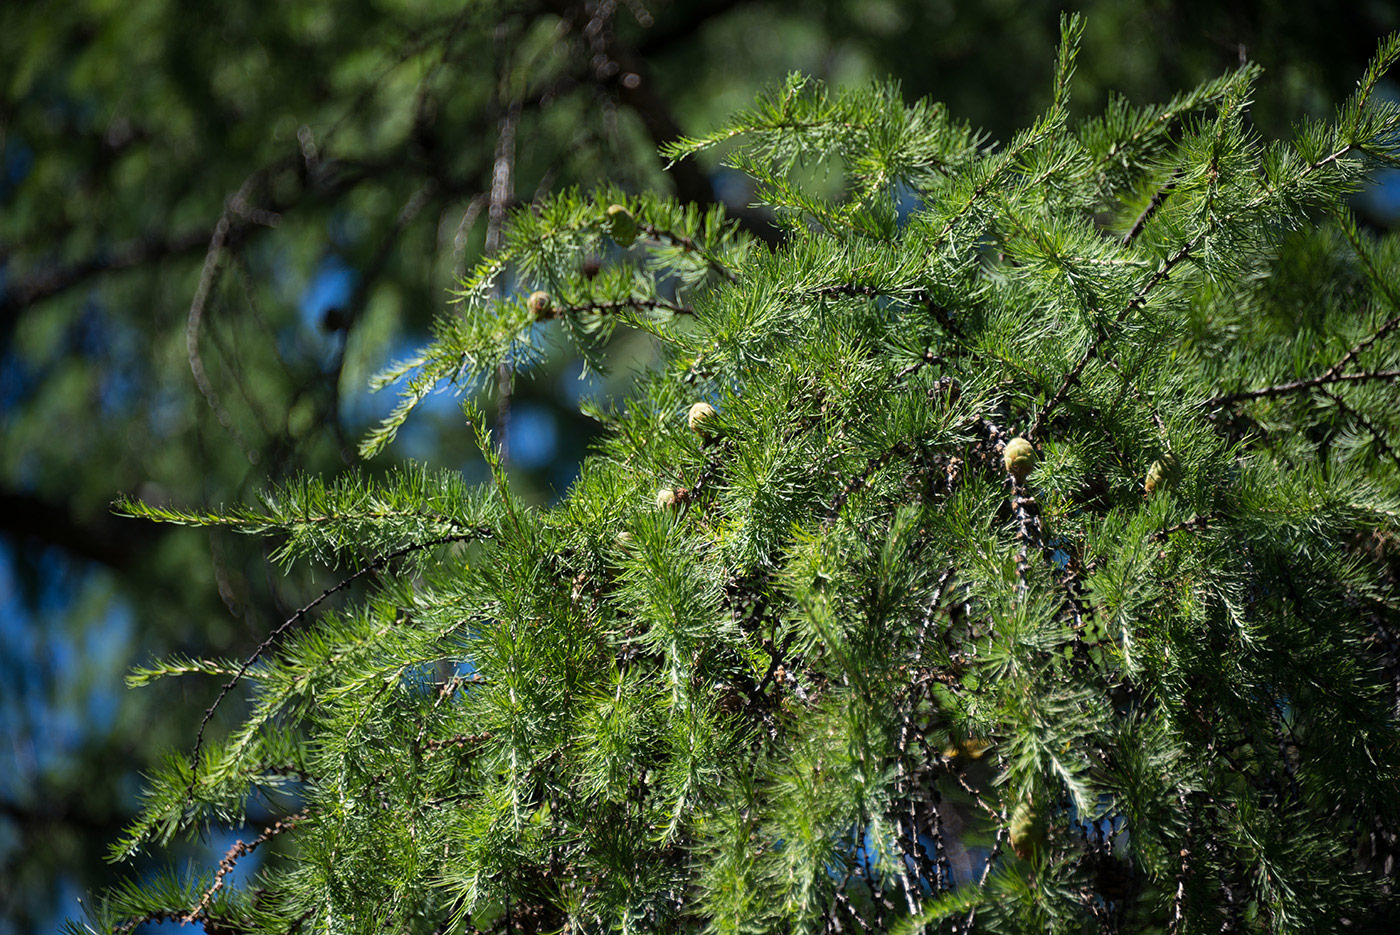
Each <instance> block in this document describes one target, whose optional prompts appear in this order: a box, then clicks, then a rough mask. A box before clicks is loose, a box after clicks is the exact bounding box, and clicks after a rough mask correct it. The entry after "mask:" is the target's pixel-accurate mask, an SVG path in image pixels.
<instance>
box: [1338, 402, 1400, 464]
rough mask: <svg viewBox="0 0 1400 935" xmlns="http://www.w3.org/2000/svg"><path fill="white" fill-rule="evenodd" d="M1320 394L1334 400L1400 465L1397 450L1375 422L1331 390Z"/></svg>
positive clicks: (1345, 413) (1399, 456) (1399, 455)
mask: <svg viewBox="0 0 1400 935" xmlns="http://www.w3.org/2000/svg"><path fill="white" fill-rule="evenodd" d="M1319 392H1321V393H1322V395H1323V396H1326V397H1327V398H1328V399H1330V400H1332V402H1333V403H1334V404H1335V405H1336V407H1337V408H1338V409H1339V410H1340V411H1341V412H1342V413H1343V414H1344V415H1349V416H1351V417H1352V418H1353V419H1355V420H1356V421H1357V423H1358V424H1360V426H1361V427H1362V428H1363V429H1365V430H1366V431H1367V432H1369V433H1370V435H1371V437H1372V438H1373V439H1375V442H1376V444H1377V445H1378V446H1379V447H1380V449H1381V451H1382V452H1384V453H1385V454H1387V455H1389V456H1390V459H1391V460H1392V461H1394V462H1395V463H1396V464H1397V465H1400V454H1396V452H1395V449H1394V448H1392V447H1390V443H1389V442H1387V441H1386V440H1385V435H1383V434H1382V433H1381V430H1380V429H1378V428H1376V425H1375V423H1374V422H1372V421H1371V420H1370V419H1368V418H1366V417H1365V416H1364V415H1362V414H1361V413H1360V412H1359V411H1357V410H1356V409H1354V408H1352V407H1351V406H1349V405H1347V403H1346V401H1345V400H1343V399H1342V397H1340V396H1338V395H1337V394H1336V393H1333V392H1332V391H1331V390H1320V391H1319Z"/></svg>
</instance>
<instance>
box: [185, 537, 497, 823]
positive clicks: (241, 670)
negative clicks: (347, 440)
mask: <svg viewBox="0 0 1400 935" xmlns="http://www.w3.org/2000/svg"><path fill="white" fill-rule="evenodd" d="M487 534H488V535H489V533H487ZM476 538H482V535H481V530H473V531H472V532H469V533H456V534H454V535H450V536H441V537H439V538H437V539H430V540H428V541H427V542H415V543H412V544H410V545H406V546H404V547H403V548H401V549H395V550H394V551H393V552H390V553H389V554H387V555H382V556H380V557H379V558H377V559H375V560H374V561H372V562H370V563H369V564H368V565H366V566H365V567H364V568H361V569H360V570H359V571H357V572H355V573H354V574H352V575H350V576H349V577H348V578H346V579H345V580H343V581H341V582H340V583H339V584H337V585H335V586H334V587H329V588H326V589H325V590H324V591H322V592H321V593H320V595H319V596H318V597H316V598H314V599H313V600H311V601H310V602H309V603H307V604H305V605H304V606H302V607H301V608H300V609H298V610H297V611H296V612H295V613H294V614H292V615H291V616H290V617H288V618H287V619H286V620H284V621H282V622H281V623H280V624H278V625H277V626H276V627H275V628H274V629H273V630H272V632H271V633H269V634H268V635H267V639H265V640H263V641H262V642H261V643H259V644H258V646H257V648H256V649H254V650H253V654H252V655H251V656H249V657H248V658H247V659H246V660H244V662H243V664H242V665H241V666H239V667H238V671H237V672H235V673H234V675H233V678H231V679H229V680H228V682H226V683H225V684H224V687H223V688H222V689H221V690H220V691H219V694H218V696H217V697H216V698H215V699H214V701H213V703H212V704H210V705H209V707H208V709H206V710H205V712H204V717H203V718H202V719H201V720H200V722H199V733H198V735H197V736H196V737H195V742H194V753H193V755H192V756H191V758H190V787H189V791H188V793H187V795H188V797H189V798H190V799H191V800H193V799H194V789H195V784H196V782H197V781H198V779H199V757H200V753H201V751H202V750H203V747H204V729H205V728H206V727H208V726H209V720H210V718H212V717H213V716H214V712H215V711H216V710H217V709H218V707H219V705H220V703H221V702H223V700H224V698H226V697H227V696H228V693H229V692H231V691H233V688H234V686H235V685H237V684H238V683H239V681H241V680H242V678H243V676H244V675H245V674H247V672H248V670H249V669H250V668H251V667H252V665H253V663H255V662H257V661H258V660H259V659H260V658H262V654H263V653H265V652H266V651H267V650H268V648H269V647H271V646H272V644H273V643H274V642H276V640H277V637H279V636H281V635H282V634H283V633H285V632H286V631H287V629H288V628H290V627H291V626H292V625H293V624H294V623H296V622H297V621H298V620H301V619H302V618H303V617H305V616H306V615H307V614H308V613H310V612H311V611H312V610H314V609H315V608H316V607H317V605H319V604H320V603H321V602H322V601H324V600H325V599H326V598H328V597H330V596H332V595H333V594H337V593H339V592H341V591H343V590H345V589H346V588H348V587H350V585H351V584H353V583H354V582H356V581H358V580H359V579H360V578H363V577H364V576H365V575H369V574H375V573H377V572H379V571H381V570H382V569H383V568H384V567H385V566H386V565H388V564H389V563H390V562H392V561H394V560H395V559H398V558H402V557H403V556H405V555H409V554H411V553H413V552H420V551H422V550H423V549H429V548H432V547H433V546H438V545H446V544H447V543H449V542H465V541H466V540H468V539H476Z"/></svg>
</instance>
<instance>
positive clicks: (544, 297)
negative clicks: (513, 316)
mask: <svg viewBox="0 0 1400 935" xmlns="http://www.w3.org/2000/svg"><path fill="white" fill-rule="evenodd" d="M525 304H526V306H528V307H529V309H530V314H531V315H534V316H535V320H536V321H538V320H539V319H541V318H549V317H550V316H552V315H553V314H554V299H552V298H551V297H550V295H549V293H548V292H545V291H543V290H540V291H538V292H532V293H530V298H528V299H526V300H525Z"/></svg>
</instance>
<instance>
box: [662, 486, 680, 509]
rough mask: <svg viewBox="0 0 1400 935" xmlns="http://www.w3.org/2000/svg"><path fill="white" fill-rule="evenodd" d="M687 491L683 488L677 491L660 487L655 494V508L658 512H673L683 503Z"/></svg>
mask: <svg viewBox="0 0 1400 935" xmlns="http://www.w3.org/2000/svg"><path fill="white" fill-rule="evenodd" d="M686 493H687V491H686V489H685V488H684V487H682V488H680V489H679V490H672V489H671V488H670V487H662V488H661V489H660V490H658V491H657V492H656V508H657V509H658V510H674V509H676V508H678V507H679V506H680V505H681V504H682V503H684V502H685V495H686Z"/></svg>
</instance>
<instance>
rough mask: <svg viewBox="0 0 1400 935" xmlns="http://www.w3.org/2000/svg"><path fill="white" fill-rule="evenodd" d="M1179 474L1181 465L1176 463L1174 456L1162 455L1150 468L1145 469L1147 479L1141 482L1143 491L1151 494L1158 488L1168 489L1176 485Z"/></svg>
mask: <svg viewBox="0 0 1400 935" xmlns="http://www.w3.org/2000/svg"><path fill="white" fill-rule="evenodd" d="M1180 473H1181V465H1180V463H1178V462H1177V460H1176V456H1175V455H1172V454H1164V455H1162V457H1160V458H1158V459H1157V460H1156V461H1153V462H1152V466H1151V467H1150V468H1148V469H1147V478H1146V479H1145V480H1144V481H1143V482H1142V486H1143V489H1144V490H1146V491H1147V492H1148V493H1152V492H1153V491H1154V490H1156V489H1157V488H1158V487H1170V486H1171V485H1172V484H1174V483H1176V479H1177V476H1178V475H1179V474H1180Z"/></svg>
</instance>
